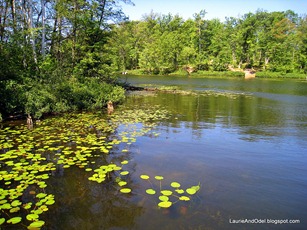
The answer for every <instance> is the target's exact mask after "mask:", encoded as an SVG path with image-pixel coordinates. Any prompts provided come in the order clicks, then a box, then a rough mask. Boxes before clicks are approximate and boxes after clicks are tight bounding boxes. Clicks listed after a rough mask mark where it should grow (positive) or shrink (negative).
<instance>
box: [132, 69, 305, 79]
mask: <svg viewBox="0 0 307 230" xmlns="http://www.w3.org/2000/svg"><path fill="white" fill-rule="evenodd" d="M128 74H130V75H148V73H146V71H144V70H142V69H136V70H128ZM168 75H169V76H187V75H188V74H187V72H186V71H185V70H177V71H175V72H173V73H170V74H168ZM190 76H191V77H244V76H245V74H244V73H243V72H234V71H201V70H199V71H197V72H193V73H192V74H191V75H190ZM256 77H257V78H287V79H306V78H307V74H302V73H283V72H269V71H264V72H260V71H259V72H256Z"/></svg>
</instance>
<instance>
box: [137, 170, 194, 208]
mask: <svg viewBox="0 0 307 230" xmlns="http://www.w3.org/2000/svg"><path fill="white" fill-rule="evenodd" d="M140 178H141V179H142V180H146V181H148V182H149V183H150V186H151V187H152V188H148V189H146V193H147V194H149V195H155V194H156V193H157V189H155V188H154V185H153V183H151V181H150V180H149V178H150V177H149V176H148V175H146V174H142V175H140ZM154 178H155V179H156V180H157V181H159V193H158V195H159V196H158V200H159V203H158V206H159V207H161V208H169V207H171V206H172V205H173V204H175V203H176V202H178V201H190V200H191V197H192V195H195V194H196V193H197V192H198V191H199V189H200V183H199V184H198V185H195V186H191V187H190V188H187V189H186V190H184V189H181V188H180V187H181V185H180V183H178V182H176V181H173V182H171V183H170V189H162V185H161V181H162V180H163V179H164V177H163V176H154ZM184 193H187V194H186V195H182V194H184ZM171 198H172V200H171Z"/></svg>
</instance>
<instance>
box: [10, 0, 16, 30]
mask: <svg viewBox="0 0 307 230" xmlns="http://www.w3.org/2000/svg"><path fill="white" fill-rule="evenodd" d="M11 10H12V20H13V31H14V33H15V32H16V3H15V0H11Z"/></svg>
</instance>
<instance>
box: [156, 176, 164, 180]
mask: <svg viewBox="0 0 307 230" xmlns="http://www.w3.org/2000/svg"><path fill="white" fill-rule="evenodd" d="M155 179H156V180H163V179H164V177H163V176H155Z"/></svg>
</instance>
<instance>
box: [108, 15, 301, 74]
mask: <svg viewBox="0 0 307 230" xmlns="http://www.w3.org/2000/svg"><path fill="white" fill-rule="evenodd" d="M114 33H115V34H116V36H115V37H114V38H113V39H112V43H111V44H112V47H113V49H114V51H115V52H116V53H117V55H116V60H115V63H116V64H117V67H118V69H121V70H122V71H126V70H131V69H141V70H143V71H144V72H148V73H156V74H159V73H160V74H167V73H171V72H174V71H177V70H178V69H180V68H182V67H185V66H192V67H194V68H195V69H198V70H212V71H224V70H228V69H229V67H230V66H231V67H233V68H241V69H244V68H254V69H257V70H261V71H272V72H284V73H306V72H307V64H306V63H307V17H306V16H298V15H297V14H296V13H294V12H293V11H290V10H288V11H285V12H266V11H264V10H258V11H257V12H255V13H247V14H245V15H243V16H242V17H238V18H234V17H227V18H226V20H225V21H224V22H221V21H220V20H219V19H212V20H206V11H205V10H201V11H200V12H199V13H195V14H194V15H193V18H192V19H188V20H184V19H183V18H181V17H180V16H178V15H171V14H168V15H160V14H156V13H153V12H151V13H150V14H148V15H145V16H144V17H143V19H142V20H140V21H128V22H123V23H121V24H119V25H118V26H116V27H115V28H114Z"/></svg>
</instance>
